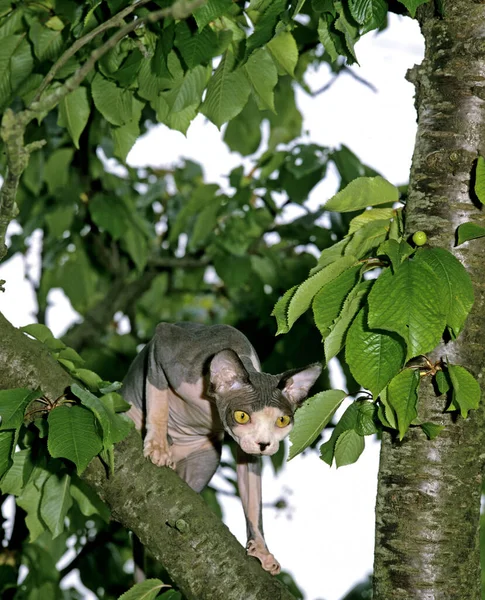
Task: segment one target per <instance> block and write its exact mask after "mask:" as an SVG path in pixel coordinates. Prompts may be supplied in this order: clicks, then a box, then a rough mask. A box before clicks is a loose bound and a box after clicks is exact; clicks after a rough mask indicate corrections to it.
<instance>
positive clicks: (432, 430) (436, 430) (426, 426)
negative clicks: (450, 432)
mask: <svg viewBox="0 0 485 600" xmlns="http://www.w3.org/2000/svg"><path fill="white" fill-rule="evenodd" d="M444 428H445V427H444V425H437V424H436V423H421V429H422V430H423V431H424V433H425V434H426V436H427V437H428V439H429V440H434V438H435V437H436V436H438V435H439V434H440V433H441V431H442V430H443V429H444Z"/></svg>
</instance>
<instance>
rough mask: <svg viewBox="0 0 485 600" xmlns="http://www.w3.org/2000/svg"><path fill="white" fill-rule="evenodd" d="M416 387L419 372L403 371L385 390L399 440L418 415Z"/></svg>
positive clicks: (414, 370)
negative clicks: (393, 414)
mask: <svg viewBox="0 0 485 600" xmlns="http://www.w3.org/2000/svg"><path fill="white" fill-rule="evenodd" d="M418 385H419V372H418V371H417V370H416V369H404V370H403V371H401V372H400V373H399V374H398V375H396V377H394V379H393V380H392V381H391V382H390V383H389V387H388V389H387V402H388V403H389V405H390V406H391V407H392V409H393V410H394V413H395V415H396V419H397V429H398V431H399V439H400V440H402V439H403V437H404V434H405V433H406V431H407V429H408V427H409V425H410V424H411V423H412V422H413V421H414V419H415V418H416V417H417V415H418V413H417V410H416V405H417V403H418V394H417V389H418Z"/></svg>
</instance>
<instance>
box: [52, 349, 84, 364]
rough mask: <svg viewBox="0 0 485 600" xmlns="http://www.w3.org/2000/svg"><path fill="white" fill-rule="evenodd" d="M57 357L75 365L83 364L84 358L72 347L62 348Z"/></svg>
mask: <svg viewBox="0 0 485 600" xmlns="http://www.w3.org/2000/svg"><path fill="white" fill-rule="evenodd" d="M59 358H62V359H64V360H69V361H71V362H73V363H74V364H77V365H83V364H84V359H83V358H82V357H81V356H79V354H78V353H77V352H76V351H75V350H74V349H73V348H68V347H66V348H63V349H62V350H61V351H60V352H59V354H58V355H57V359H59Z"/></svg>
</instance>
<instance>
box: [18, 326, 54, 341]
mask: <svg viewBox="0 0 485 600" xmlns="http://www.w3.org/2000/svg"><path fill="white" fill-rule="evenodd" d="M20 331H23V332H24V333H28V334H29V335H31V336H32V337H33V338H35V339H36V340H39V342H43V343H44V342H46V341H47V340H50V339H52V338H53V337H54V334H53V333H52V331H51V330H50V329H49V328H48V327H47V326H46V325H42V324H41V323H31V324H30V325H25V327H20Z"/></svg>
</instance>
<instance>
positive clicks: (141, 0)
mask: <svg viewBox="0 0 485 600" xmlns="http://www.w3.org/2000/svg"><path fill="white" fill-rule="evenodd" d="M148 2H150V0H137V2H134V3H133V4H131V5H130V6H127V7H126V8H124V9H123V10H122V11H120V12H119V13H118V14H116V15H114V16H113V17H111V19H108V21H105V22H104V23H101V25H98V27H96V28H94V29H93V30H92V31H90V32H89V33H87V34H86V35H84V36H83V37H82V38H79V39H78V40H76V41H75V42H74V44H73V45H72V46H71V47H70V48H68V49H67V50H66V51H65V52H64V54H63V55H62V56H61V57H60V58H59V59H58V60H57V62H55V63H54V64H53V65H52V67H51V68H50V70H49V72H48V73H47V75H46V76H45V77H44V79H43V80H42V82H41V84H40V85H39V88H38V90H37V92H36V94H35V96H34V98H33V100H32V101H33V102H37V101H38V100H40V98H41V96H42V93H43V92H44V91H45V89H46V88H47V86H48V85H49V84H50V83H51V81H52V80H53V79H54V77H55V75H56V73H57V72H58V71H59V70H60V69H61V68H62V67H63V66H64V65H65V64H66V63H67V61H68V60H69V59H70V58H71V57H72V56H74V55H75V54H76V52H77V51H78V50H81V48H83V47H84V46H85V45H86V44H89V42H90V41H91V40H93V39H94V38H95V37H96V36H98V35H99V34H100V33H103V32H104V31H107V30H108V29H111V28H113V27H121V25H124V19H125V17H127V16H128V15H129V14H131V13H132V12H133V11H134V10H136V9H137V8H139V7H140V6H143V5H144V4H147V3H148Z"/></svg>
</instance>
